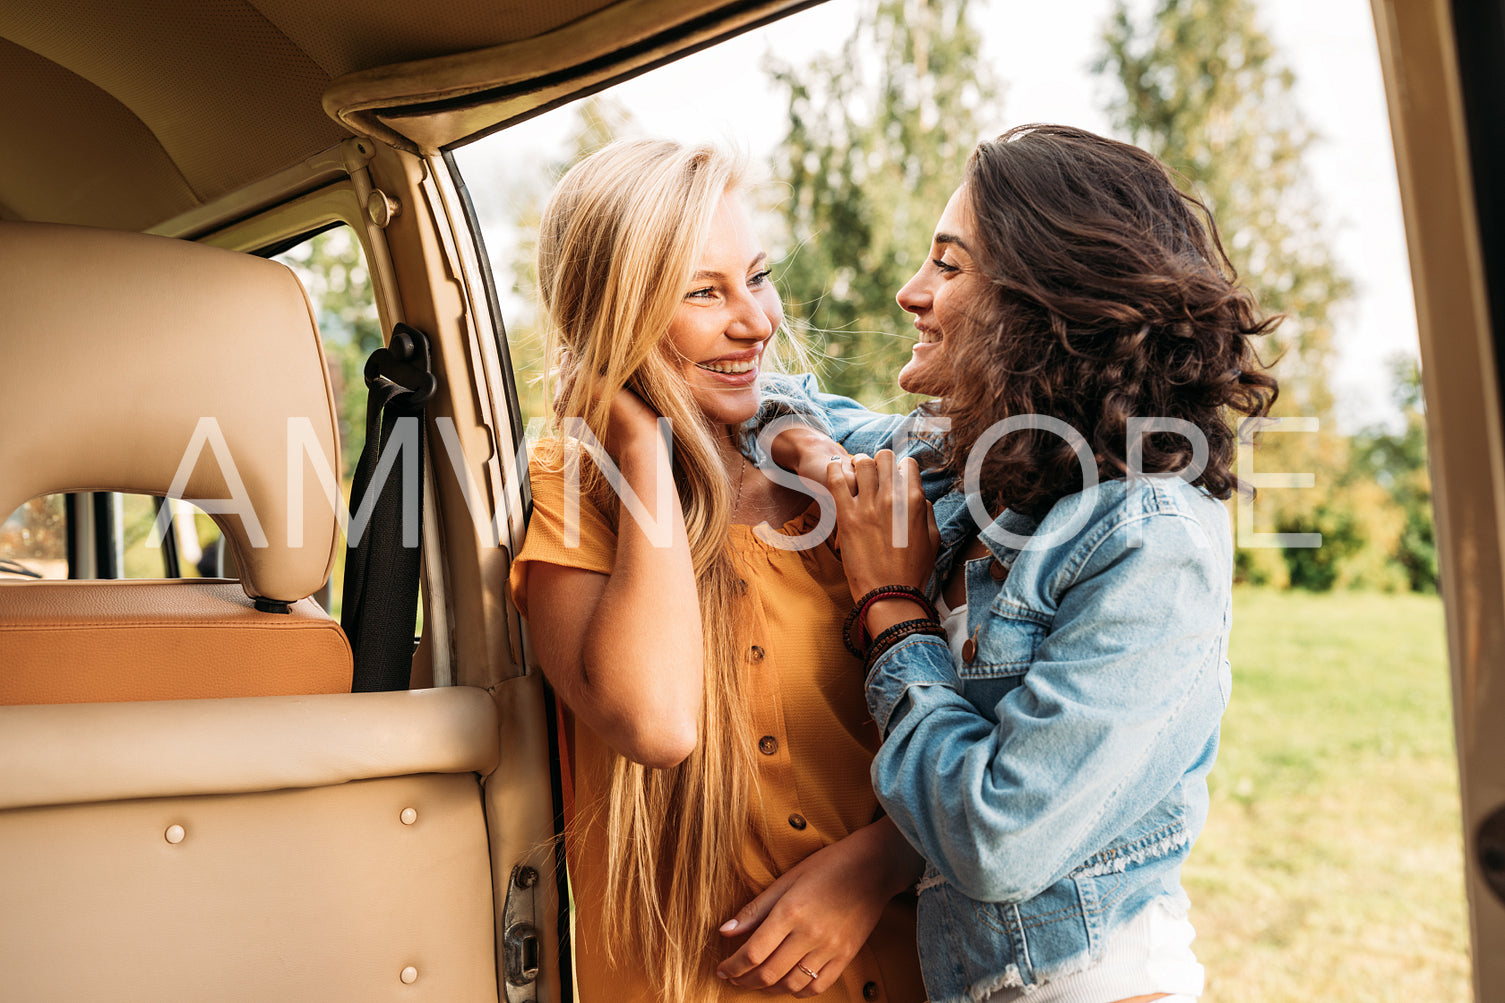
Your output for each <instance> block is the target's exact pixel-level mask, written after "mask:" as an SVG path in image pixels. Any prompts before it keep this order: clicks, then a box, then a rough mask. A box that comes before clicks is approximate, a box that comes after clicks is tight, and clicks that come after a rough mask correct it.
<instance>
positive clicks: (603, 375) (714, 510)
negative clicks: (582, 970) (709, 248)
mask: <svg viewBox="0 0 1505 1003" xmlns="http://www.w3.org/2000/svg"><path fill="white" fill-rule="evenodd" d="M738 175H739V172H738V170H737V166H736V164H735V163H734V162H733V161H732V160H731V159H730V158H729V157H728V156H727V155H726V154H724V153H722V152H721V151H719V150H717V149H716V148H714V147H709V146H697V147H686V146H682V145H680V144H677V143H673V142H668V141H651V140H636V141H624V142H618V143H613V144H612V145H610V146H607V147H605V148H603V149H602V150H600V151H598V152H596V153H594V154H592V155H591V156H590V157H588V158H586V159H585V160H583V161H581V162H580V163H579V164H577V165H575V166H574V167H573V168H572V169H571V170H570V171H569V172H568V173H567V174H565V176H564V177H563V178H562V179H561V180H560V182H559V184H558V186H557V187H556V188H555V189H554V192H553V194H552V195H551V196H550V198H549V202H548V205H547V206H546V207H545V209H544V213H543V221H542V227H541V231H540V234H539V242H538V277H539V286H540V290H541V294H542V299H543V304H544V308H545V313H546V319H547V324H548V356H547V357H548V358H550V359H552V360H556V361H557V362H559V364H560V365H561V367H562V369H563V370H564V372H562V373H561V374H560V375H561V376H562V377H564V378H563V379H562V380H561V381H560V387H559V392H558V395H557V399H556V400H555V402H554V411H555V414H556V415H558V416H559V417H561V418H563V417H580V418H583V419H584V420H585V422H586V424H587V425H588V427H589V428H590V430H591V431H592V432H593V433H594V434H595V435H596V437H597V439H598V440H600V441H603V442H604V441H605V440H606V436H605V431H606V421H607V411H608V408H609V404H610V401H611V399H612V396H613V395H614V394H615V393H616V391H617V390H619V389H620V388H622V387H630V388H631V389H632V390H634V391H635V392H637V393H638V395H639V396H641V397H642V398H643V399H644V400H645V401H646V402H647V403H648V405H649V406H650V407H652V408H653V409H654V410H655V411H657V412H658V413H659V414H660V415H662V416H664V417H666V418H669V419H670V420H671V421H672V423H673V437H674V438H673V445H674V452H673V456H674V468H675V469H674V474H675V478H674V479H675V484H676V486H677V490H678V493H679V497H680V503H681V505H682V507H683V510H684V517H685V528H686V530H687V534H688V537H689V544H690V553H691V558H692V563H693V566H694V571H695V582H696V590H697V592H698V594H699V600H700V613H701V623H702V625H703V628H704V638H705V659H704V665H705V680H704V688H703V695H702V698H701V707H700V721H699V735H700V741H699V743H698V745H697V746H696V748H695V750H694V751H693V752H692V753H691V754H690V756H689V758H687V759H686V760H685V761H684V762H683V763H681V764H680V765H679V766H676V767H673V768H671V769H650V768H647V767H644V766H643V765H641V764H638V763H634V762H631V761H629V760H627V759H625V758H624V757H621V756H617V757H616V759H615V762H614V765H613V770H612V778H611V786H610V791H609V794H608V796H607V799H606V800H605V801H604V803H600V804H598V805H595V806H591V805H583V806H582V811H581V812H579V813H578V814H577V825H579V824H585V820H587V819H594V820H597V821H599V820H600V818H601V816H602V815H603V814H604V816H605V828H606V843H607V860H606V861H605V864H606V872H607V879H606V886H607V895H606V902H605V911H606V914H605V916H604V917H603V928H604V929H606V930H607V931H611V933H609V942H608V943H607V944H606V945H605V946H606V948H607V953H608V957H609V958H611V959H612V961H613V963H615V962H617V961H620V960H622V959H623V958H629V959H630V960H631V963H632V964H635V965H641V966H644V967H646V968H647V969H648V970H649V972H650V973H651V974H652V976H653V977H654V979H655V981H656V982H657V983H658V984H659V985H660V986H662V996H663V998H664V999H665V1000H667V1001H669V1003H685V1001H687V1000H692V999H706V998H710V997H714V996H715V995H717V994H718V993H719V983H718V980H716V979H715V978H713V977H712V969H713V966H714V961H715V958H716V956H717V952H716V951H715V949H714V946H715V942H716V941H717V939H718V938H717V935H716V933H715V930H716V927H717V926H718V925H720V924H721V923H722V922H724V921H725V920H726V919H728V918H730V917H731V916H732V915H733V914H734V912H735V911H736V910H737V909H738V908H739V907H740V906H741V905H742V904H743V903H744V902H745V901H746V898H747V895H748V893H749V891H750V890H751V889H750V888H749V885H748V881H747V878H746V875H745V872H744V871H743V868H742V866H741V863H740V861H741V858H742V847H743V841H744V839H745V838H746V834H747V832H748V829H749V826H750V824H751V821H750V805H751V803H752V799H753V797H754V796H755V795H754V792H755V782H754V780H753V763H752V761H751V748H752V741H751V738H750V737H749V736H748V735H747V734H746V733H745V732H746V729H747V723H746V722H747V721H748V720H749V717H750V715H749V713H748V708H747V704H748V699H747V695H746V693H745V689H744V678H743V677H744V675H745V673H744V671H743V669H744V665H743V659H742V658H741V657H740V653H741V652H742V651H743V644H742V641H743V640H745V639H744V638H743V637H742V636H741V635H742V633H743V628H742V624H743V621H744V617H743V615H742V609H741V597H740V593H741V590H742V589H744V588H745V585H743V583H741V582H739V580H738V575H737V572H736V570H735V567H734V565H733V562H732V554H731V548H730V542H729V538H728V527H729V525H730V521H731V515H732V508H733V505H734V499H733V498H732V494H731V487H730V485H729V484H728V481H727V476H726V472H725V467H724V465H723V463H722V460H721V455H720V450H719V448H718V444H717V443H718V437H719V434H720V433H719V430H718V429H715V428H713V427H712V425H711V423H710V422H709V421H708V420H707V418H706V417H705V416H704V414H703V413H702V412H701V410H700V408H699V407H698V406H697V404H696V403H695V400H694V398H693V396H692V395H691V393H690V390H689V387H688V386H687V384H686V382H685V379H684V376H683V370H682V369H681V368H680V367H679V366H678V364H677V363H676V361H675V360H674V359H673V358H672V356H671V354H670V352H668V351H666V350H665V341H666V337H667V334H668V330H669V325H670V322H671V320H672V319H673V317H674V313H675V310H676V309H677V308H678V306H679V304H680V302H681V301H682V299H683V297H684V294H685V291H686V289H687V288H688V284H689V282H690V278H691V276H692V275H693V273H694V270H695V267H696V265H697V263H698V261H699V258H700V254H701V251H702V249H703V248H704V247H705V244H706V241H707V237H708V234H709V231H710V226H711V220H712V216H713V215H714V214H715V212H716V209H717V207H718V205H719V204H720V201H721V199H722V197H723V196H724V195H725V194H726V193H727V192H728V191H729V190H733V189H735V188H736V187H737V185H738V183H739V176H738ZM581 466H582V470H581V482H582V489H583V490H584V491H585V492H586V494H587V497H590V498H591V499H592V500H593V501H595V502H597V505H596V507H597V508H598V509H599V510H600V511H601V512H602V513H603V514H604V515H605V516H606V517H607V518H608V519H609V520H615V518H616V515H617V507H616V505H614V504H612V499H611V496H610V494H609V491H608V489H607V487H606V485H605V482H604V478H603V477H602V476H601V475H600V472H599V471H597V470H595V468H594V466H593V465H592V464H586V463H582V465H581Z"/></svg>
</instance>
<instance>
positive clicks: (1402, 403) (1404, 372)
mask: <svg viewBox="0 0 1505 1003" xmlns="http://www.w3.org/2000/svg"><path fill="white" fill-rule="evenodd" d="M1391 371H1392V373H1393V374H1394V385H1395V405H1396V407H1397V408H1399V410H1400V412H1401V421H1402V423H1403V425H1402V427H1401V429H1400V430H1399V431H1395V430H1391V429H1387V428H1382V427H1381V428H1370V429H1366V430H1365V431H1363V432H1361V433H1360V434H1359V435H1358V436H1357V438H1356V439H1355V442H1354V461H1355V462H1354V466H1355V469H1356V471H1357V472H1358V475H1359V476H1361V477H1364V478H1367V479H1369V480H1370V481H1372V482H1373V483H1375V484H1377V485H1379V486H1380V487H1382V488H1383V489H1384V490H1385V491H1387V492H1388V494H1389V496H1390V498H1391V500H1392V502H1393V504H1394V505H1396V506H1397V507H1398V508H1399V509H1400V511H1401V513H1402V519H1403V523H1402V526H1401V529H1400V533H1399V535H1398V538H1397V539H1396V541H1395V546H1394V548H1393V550H1392V552H1391V554H1390V556H1391V558H1392V559H1393V560H1394V561H1395V563H1396V564H1397V565H1399V566H1400V568H1402V569H1403V571H1404V573H1405V576H1406V583H1407V586H1408V587H1409V588H1411V589H1412V590H1413V591H1416V592H1435V591H1436V590H1437V535H1436V531H1435V528H1434V526H1433V522H1432V478H1431V475H1430V474H1429V473H1428V471H1427V429H1426V415H1425V413H1424V411H1423V408H1422V399H1421V368H1420V366H1419V365H1418V364H1417V361H1416V359H1414V358H1412V357H1411V356H1406V355H1401V356H1396V357H1395V358H1393V359H1392V360H1391Z"/></svg>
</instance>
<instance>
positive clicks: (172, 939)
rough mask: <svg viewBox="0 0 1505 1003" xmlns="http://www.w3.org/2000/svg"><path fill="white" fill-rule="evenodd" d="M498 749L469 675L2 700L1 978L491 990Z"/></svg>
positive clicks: (489, 714)
mask: <svg viewBox="0 0 1505 1003" xmlns="http://www.w3.org/2000/svg"><path fill="white" fill-rule="evenodd" d="M498 755H499V747H498V722H497V716H496V713H495V709H494V705H493V703H492V700H491V698H490V696H489V695H488V694H486V693H485V692H483V691H481V690H476V689H471V688H458V687H457V688H450V689H445V690H429V691H412V692H400V693H369V694H344V695H329V696H316V697H265V698H248V699H234V700H197V701H171V702H162V703H123V704H73V705H59V706H43V707H6V708H0V798H3V800H0V806H3V808H4V810H0V860H3V861H4V865H3V866H0V902H4V903H5V908H4V920H3V933H4V936H0V968H3V970H4V971H5V972H6V980H5V989H4V991H3V993H0V995H4V996H6V997H7V998H14V999H68V1000H94V999H100V1000H127V999H152V1000H158V999H226V1000H229V999H289V1000H381V999H389V998H393V999H395V998H398V996H399V994H401V998H404V999H419V998H421V999H429V1000H436V1001H470V1000H495V999H497V998H498V987H497V976H496V966H495V959H494V937H493V931H492V916H493V908H492V900H491V873H490V870H491V869H490V849H489V840H488V834H487V824H486V810H485V807H484V806H483V802H482V790H481V786H480V781H479V777H480V775H481V774H483V773H486V772H490V771H491V770H492V769H493V768H494V767H495V766H496V764H497V762H498ZM172 793H176V794H179V795H182V796H165V795H168V794H172Z"/></svg>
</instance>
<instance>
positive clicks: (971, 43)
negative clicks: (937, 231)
mask: <svg viewBox="0 0 1505 1003" xmlns="http://www.w3.org/2000/svg"><path fill="white" fill-rule="evenodd" d="M969 6H970V5H969V2H968V0H878V2H877V3H876V5H875V6H873V7H872V8H870V9H868V10H867V11H865V12H864V13H863V15H862V17H861V20H860V21H859V23H858V26H857V30H856V32H855V33H854V34H853V36H852V37H851V38H850V39H849V40H848V41H847V43H846V45H845V46H844V47H843V48H842V49H841V51H840V52H839V53H836V54H834V55H825V56H822V57H819V58H817V59H816V60H814V61H813V62H812V63H811V64H810V65H809V66H807V67H802V68H799V69H795V68H793V67H790V66H788V65H785V64H781V63H777V62H775V61H772V60H770V63H769V66H768V68H769V71H770V73H771V74H772V77H773V80H774V82H775V84H776V85H777V86H778V87H780V88H782V89H783V90H784V91H785V92H786V93H787V94H788V101H789V127H788V131H787V132H786V134H785V136H784V140H783V142H782V143H781V144H780V147H779V150H778V153H777V174H778V180H779V181H780V182H782V184H781V185H780V186H779V187H780V188H781V189H782V190H783V191H785V192H787V196H786V197H785V198H784V199H783V201H782V202H781V203H780V205H779V206H778V207H777V212H778V215H779V216H780V217H781V218H782V221H783V223H784V225H785V228H786V233H785V237H786V239H787V241H788V246H789V247H790V248H791V251H790V253H789V254H788V255H787V257H786V258H785V261H784V263H783V267H782V268H781V269H780V270H779V273H778V279H779V283H780V285H781V286H782V289H783V292H784V297H785V311H786V313H787V315H788V316H789V317H790V319H791V320H792V321H793V322H794V326H795V328H796V329H799V328H801V327H808V328H809V330H810V332H811V336H810V338H809V341H810V342H811V344H810V347H811V348H812V349H813V354H816V355H821V354H824V355H825V356H827V357H828V358H829V359H830V360H831V363H830V364H828V365H825V366H824V367H823V368H824V370H825V371H824V373H823V374H822V376H823V379H822V382H823V383H824V384H825V385H826V386H827V388H829V389H831V390H834V391H836V392H838V393H845V394H849V395H851V396H854V397H857V398H858V399H859V400H862V401H863V402H864V403H867V404H869V405H879V404H884V403H888V402H891V401H893V400H894V396H895V394H896V393H897V390H896V385H895V383H894V376H895V375H896V374H897V373H898V371H899V369H900V367H901V366H902V365H903V364H904V362H905V361H906V360H907V359H908V357H909V346H910V343H911V341H912V337H911V334H912V332H911V331H910V330H909V325H908V323H907V322H906V321H905V320H904V318H903V314H902V313H901V312H900V310H899V308H898V306H897V305H896V304H895V302H894V294H895V293H897V292H898V290H899V287H900V286H902V285H903V284H904V282H905V281H906V280H907V279H908V278H909V277H910V275H912V274H913V273H914V271H915V270H916V269H917V268H918V267H919V264H920V262H922V261H923V260H924V257H925V254H926V252H927V249H928V248H929V245H930V235H931V232H932V230H933V228H934V226H935V221H936V220H937V219H938V218H940V214H941V210H942V209H944V208H945V205H946V200H947V198H949V197H950V195H951V192H952V191H953V189H954V188H955V187H956V185H957V182H958V180H959V179H960V178H961V174H962V167H963V165H964V164H965V162H966V159H967V155H968V153H970V152H971V150H972V147H973V146H974V145H975V144H976V142H977V141H978V139H980V138H982V136H983V134H984V133H985V132H987V131H988V130H987V129H986V128H984V125H983V123H984V121H996V118H997V100H996V99H997V88H996V86H995V84H994V83H993V80H992V77H991V76H990V75H989V73H988V71H987V67H986V66H984V65H983V64H982V63H981V61H980V60H979V58H978V54H979V48H980V42H981V38H980V35H979V33H978V31H977V29H976V27H975V26H974V25H973V24H972V22H971V20H970V18H969V15H968V11H969ZM995 131H996V130H995Z"/></svg>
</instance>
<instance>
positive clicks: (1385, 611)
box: [1184, 589, 1471, 1003]
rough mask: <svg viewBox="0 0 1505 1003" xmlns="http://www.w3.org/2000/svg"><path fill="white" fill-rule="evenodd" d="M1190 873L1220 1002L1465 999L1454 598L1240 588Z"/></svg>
mask: <svg viewBox="0 0 1505 1003" xmlns="http://www.w3.org/2000/svg"><path fill="white" fill-rule="evenodd" d="M1231 660H1232V662H1233V679H1234V687H1233V700H1232V702H1231V704H1230V705H1229V708H1228V712H1227V714H1226V715H1225V717H1224V719H1223V740H1222V749H1221V751H1220V753H1219V757H1218V763H1217V766H1216V768H1215V769H1214V770H1213V773H1212V778H1211V788H1212V813H1211V817H1210V818H1209V819H1208V823H1207V828H1206V830H1204V832H1203V834H1202V836H1201V838H1200V839H1199V840H1198V842H1197V845H1196V849H1195V850H1194V851H1193V852H1192V855H1191V860H1190V861H1189V862H1188V864H1187V866H1186V870H1185V874H1184V878H1185V884H1186V888H1187V891H1188V892H1189V894H1190V895H1191V899H1192V920H1193V922H1194V923H1195V924H1196V927H1197V933H1198V936H1197V942H1196V950H1197V954H1198V958H1199V960H1201V961H1202V963H1203V964H1204V965H1206V966H1207V975H1208V982H1207V995H1206V996H1205V997H1204V999H1205V1000H1207V1001H1208V1003H1244V1001H1248V1003H1279V1001H1285V1000H1290V1001H1297V1000H1301V1001H1316V1000H1321V1001H1343V1003H1349V1001H1352V1003H1370V1001H1375V1003H1378V1001H1391V1000H1393V1001H1396V1003H1402V1001H1405V1003H1411V1001H1420V1000H1426V1001H1428V1003H1436V1001H1465V1000H1469V999H1471V997H1470V983H1469V966H1468V920H1467V913H1466V910H1465V907H1464V894H1463V878H1462V873H1463V851H1462V837H1461V834H1460V823H1459V818H1458V772H1457V766H1456V764H1455V762H1454V758H1453V731H1452V716H1451V715H1452V711H1451V703H1450V701H1451V696H1450V693H1449V686H1448V670H1447V649H1446V642H1445V640H1444V634H1443V620H1442V604H1441V601H1440V600H1438V599H1437V598H1435V597H1426V596H1415V595H1399V596H1389V595H1371V594H1362V593H1337V594H1325V595H1312V594H1308V593H1301V592H1291V593H1280V592H1272V591H1264V590H1253V589H1251V590H1240V591H1239V592H1237V593H1236V594H1235V598H1234V626H1233V642H1232V654H1231Z"/></svg>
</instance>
